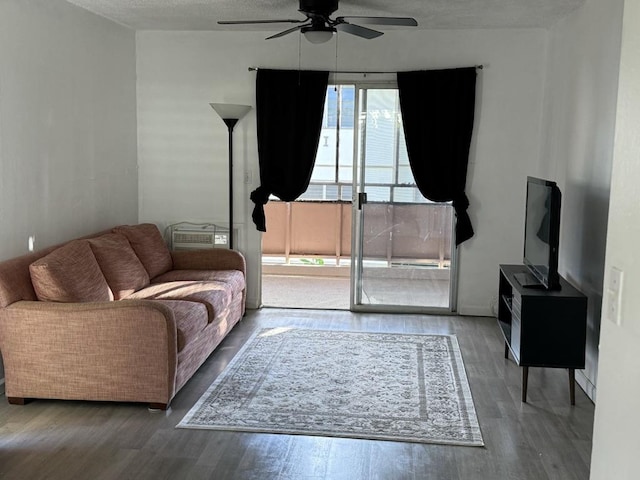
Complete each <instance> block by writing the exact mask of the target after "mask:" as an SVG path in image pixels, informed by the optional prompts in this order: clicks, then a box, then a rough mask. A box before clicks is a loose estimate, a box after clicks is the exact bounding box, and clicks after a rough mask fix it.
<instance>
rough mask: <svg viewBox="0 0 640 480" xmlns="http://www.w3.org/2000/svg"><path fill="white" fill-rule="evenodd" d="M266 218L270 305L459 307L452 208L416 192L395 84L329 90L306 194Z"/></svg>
mask: <svg viewBox="0 0 640 480" xmlns="http://www.w3.org/2000/svg"><path fill="white" fill-rule="evenodd" d="M265 211H266V214H267V217H268V219H267V223H268V225H269V228H268V231H267V233H266V234H265V235H264V236H263V241H262V248H263V273H264V274H265V275H264V276H263V292H267V293H264V294H263V297H264V298H265V302H264V303H265V305H267V306H279V307H292V306H293V307H297V308H336V309H346V308H351V309H352V310H359V311H392V312H400V311H428V312H434V313H438V312H448V311H451V310H452V309H453V308H452V306H454V305H455V302H454V294H455V274H454V272H455V257H454V256H453V248H452V245H453V228H452V225H453V209H452V207H451V205H449V204H439V203H432V202H429V201H428V200H426V199H425V198H424V197H422V195H421V194H420V193H419V191H418V190H417V188H416V186H415V183H414V180H413V175H412V173H411V168H410V166H409V161H408V158H407V152H406V146H405V141H404V135H403V130H402V119H401V115H400V109H399V100H398V90H397V88H396V85H395V82H389V83H386V84H378V85H373V84H370V83H358V82H348V83H347V82H345V83H343V84H335V85H330V86H329V88H328V89H327V95H326V101H325V111H324V118H323V123H322V132H321V135H320V141H319V145H318V151H317V155H316V161H315V166H314V170H313V173H312V176H311V183H310V185H309V188H308V189H307V191H306V192H305V193H304V194H303V195H302V196H301V197H300V198H299V199H298V201H296V202H291V203H286V202H278V201H275V200H273V201H270V202H269V203H268V204H267V205H266V206H265ZM280 284H282V285H283V286H282V287H279V285H280ZM278 288H279V289H280V291H281V293H280V294H277V292H276V293H271V292H274V291H275V290H276V289H278Z"/></svg>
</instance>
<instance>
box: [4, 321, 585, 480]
mask: <svg viewBox="0 0 640 480" xmlns="http://www.w3.org/2000/svg"><path fill="white" fill-rule="evenodd" d="M273 326H298V327H305V328H316V329H339V330H355V331H369V332H379V331H385V332H397V333H446V334H456V335H457V337H458V342H459V344H460V347H461V350H462V355H463V358H464V362H465V367H466V369H467V375H468V377H469V383H470V386H471V391H472V393H473V398H474V402H475V406H476V411H477V414H478V419H479V422H480V427H481V429H482V434H483V437H484V441H485V447H456V446H443V445H424V444H412V443H400V442H386V441H374V440H355V439H344V438H326V437H307V436H294V435H276V434H253V433H239V432H218V431H207V430H185V429H176V428H175V425H176V424H177V423H178V422H179V421H180V420H181V419H182V417H183V416H184V415H185V414H186V412H187V411H188V410H189V409H190V408H191V406H192V405H193V404H194V403H195V402H196V400H197V399H198V398H199V397H200V396H201V395H202V393H204V391H205V390H206V389H207V387H208V386H209V385H210V384H211V382H212V381H213V380H214V379H215V378H216V377H217V375H219V374H220V372H221V371H222V370H223V369H224V368H225V366H226V365H227V363H228V362H229V361H230V360H231V359H232V358H233V356H234V355H235V353H236V352H237V351H238V350H239V349H240V348H241V346H242V345H243V344H244V342H245V341H246V340H247V339H248V338H249V336H250V335H251V333H252V332H253V331H254V330H255V329H256V328H262V327H273ZM520 380H521V376H520V369H519V368H518V367H517V366H516V365H515V364H514V363H513V361H511V360H505V359H504V345H503V342H502V339H501V337H500V333H499V330H498V327H497V325H496V321H495V319H493V318H479V317H456V316H425V315H386V314H385V315H383V314H355V313H351V312H345V311H313V310H283V309H262V310H258V311H250V312H249V313H248V314H247V316H246V317H245V318H244V319H243V321H242V322H241V323H240V324H239V325H238V326H236V327H235V328H234V330H233V331H232V332H231V334H230V335H229V336H228V337H227V339H225V341H224V342H223V343H222V344H221V346H220V347H219V348H218V349H217V350H216V352H214V354H213V355H212V356H211V357H210V358H209V359H208V360H207V362H206V363H205V364H204V365H203V367H202V368H201V369H200V370H199V371H198V372H197V373H196V375H195V376H194V377H193V378H192V379H191V381H189V383H187V385H186V386H185V387H184V388H183V389H182V391H181V392H179V394H178V395H177V396H176V397H175V399H174V400H173V402H172V407H171V409H170V411H168V412H162V413H154V412H150V411H148V410H147V408H146V407H145V406H144V405H138V404H121V403H101V402H97V403H94V402H67V401H48V400H39V401H34V402H31V403H29V404H27V405H25V406H15V405H9V404H8V403H6V398H0V479H2V480H5V479H6V480H8V479H53V480H56V479H65V480H70V479H100V480H109V479H136V480H137V479H154V480H156V479H189V480H191V479H220V480H225V479H234V480H235V479H282V480H285V479H286V480H306V479H309V480H310V479H330V480H333V479H349V480H354V479H367V480H368V479H380V480H404V479H416V480H417V479H430V480H436V479H443V480H467V479H469V480H471V479H473V480H484V479H486V480H501V479H505V480H529V479H531V480H545V479H558V480H585V479H588V478H589V462H590V455H591V438H592V437H591V435H592V428H593V412H594V405H593V403H592V402H591V401H590V400H589V399H588V397H587V396H586V395H585V394H584V392H583V391H582V390H581V389H580V388H577V389H576V406H575V407H571V406H570V405H569V387H568V382H567V372H566V371H565V370H553V369H535V368H532V369H530V373H529V392H528V403H526V404H523V403H521V401H520Z"/></svg>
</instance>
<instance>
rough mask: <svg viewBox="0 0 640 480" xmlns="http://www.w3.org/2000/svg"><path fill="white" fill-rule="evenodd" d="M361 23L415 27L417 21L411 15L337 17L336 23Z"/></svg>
mask: <svg viewBox="0 0 640 480" xmlns="http://www.w3.org/2000/svg"><path fill="white" fill-rule="evenodd" d="M352 21H353V22H355V23H362V24H364V25H399V26H402V27H417V26H418V22H417V21H416V19H415V18H411V17H338V18H336V22H338V23H351V22H352Z"/></svg>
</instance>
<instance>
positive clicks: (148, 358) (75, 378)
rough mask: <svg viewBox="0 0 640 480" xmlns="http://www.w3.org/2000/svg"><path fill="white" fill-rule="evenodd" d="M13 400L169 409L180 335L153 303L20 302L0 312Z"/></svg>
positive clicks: (163, 310)
mask: <svg viewBox="0 0 640 480" xmlns="http://www.w3.org/2000/svg"><path fill="white" fill-rule="evenodd" d="M0 351H1V352H2V356H3V361H4V369H5V381H6V386H5V387H6V388H5V389H6V395H7V397H16V398H57V399H76V400H113V401H126V402H145V403H150V404H151V403H153V404H165V405H168V404H169V402H170V401H171V399H172V398H173V395H174V394H175V377H176V368H177V332H176V324H175V318H174V315H173V313H172V312H171V310H170V309H169V308H168V307H166V306H165V305H162V304H161V303H158V302H154V301H150V300H121V301H117V302H96V303H53V302H38V301H19V302H15V303H13V304H11V305H9V306H8V307H6V308H3V309H0Z"/></svg>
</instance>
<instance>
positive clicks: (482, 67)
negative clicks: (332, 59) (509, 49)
mask: <svg viewBox="0 0 640 480" xmlns="http://www.w3.org/2000/svg"><path fill="white" fill-rule="evenodd" d="M475 67H476V68H477V69H478V70H483V69H484V65H476V66H475ZM258 70H260V67H249V71H250V72H257V71H258ZM330 73H338V74H349V73H351V74H357V75H372V74H373V75H383V74H390V73H398V72H373V71H372V72H354V71H347V70H331V71H330Z"/></svg>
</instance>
